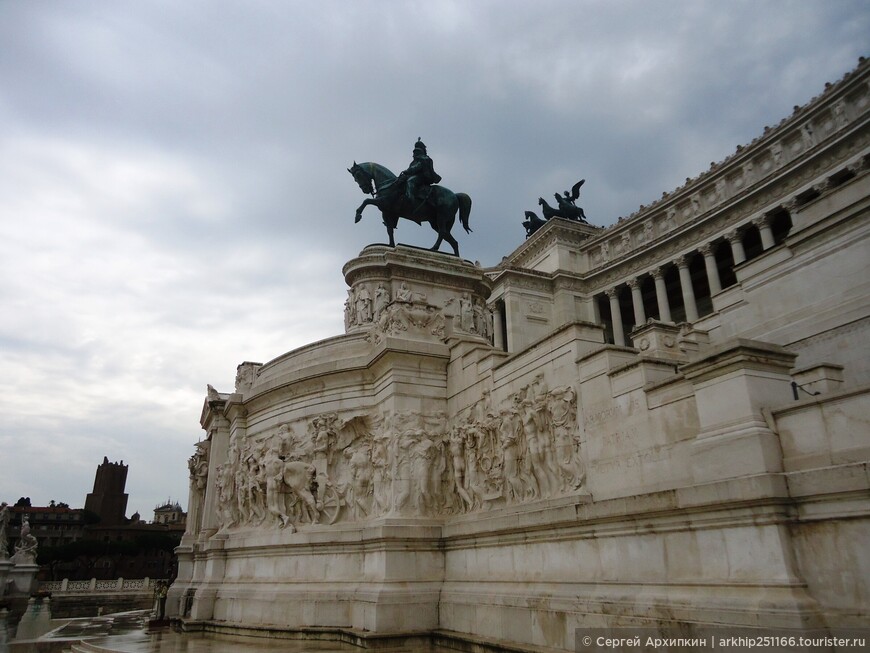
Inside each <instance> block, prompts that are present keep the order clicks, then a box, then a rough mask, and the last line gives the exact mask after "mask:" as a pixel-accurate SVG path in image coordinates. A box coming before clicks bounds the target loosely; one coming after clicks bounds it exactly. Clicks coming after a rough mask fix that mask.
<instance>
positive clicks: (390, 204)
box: [347, 138, 589, 256]
mask: <svg viewBox="0 0 870 653" xmlns="http://www.w3.org/2000/svg"><path fill="white" fill-rule="evenodd" d="M347 171H348V172H349V173H350V174H351V175H353V178H354V180H355V181H356V183H357V184H358V185H359V187H360V190H362V192H363V193H365V194H367V195H371V196H372V197H371V198H368V199H366V200H364V201H363V203H362V204H360V205H359V208H357V210H356V216H355V219H354V222H359V221H360V220H361V219H362V213H363V209H365V208H366V207H367V206H369V205H373V206H376V207H377V208H378V209H379V210H380V212H381V216H382V217H383V220H384V226H385V227H386V228H387V236H388V237H389V239H390V247H395V246H396V241H395V238H394V235H393V231H394V230H395V229H396V227H397V226H398V222H399V218H405V219H407V220H413V221H414V222H416V223H417V224H423V223H424V222H428V223H429V224H430V225H431V227H432V229H434V230H435V232H436V233H437V234H438V240H436V241H435V245H433V246H432V251H438V249H439V248H440V247H441V243H442V242H443V241H447V243H449V244H450V245H451V246H452V247H453V253H454V254H456V256H459V243H457V242H456V239H455V238H454V237H453V235H452V234H451V233H450V230H451V229H452V228H453V223H454V222H455V221H456V212H457V211H458V212H459V222H460V224H461V225H462V227H463V228H464V229H465V231H466V232H467V233H471V228H470V227H469V226H468V218H469V215H470V214H471V198H470V197H469V196H468V195H466V194H465V193H454V192H453V191H451V190H450V189H448V188H445V187H443V186H439V185H438V183H439V182H440V181H441V175H439V174H438V173H437V172H435V166H434V164H433V162H432V159H431V157H429V155H428V153H427V151H426V145H425V144H424V143H423V141H422V140H420V139H419V138H418V139H417V142H416V143H415V144H414V151H413V160H412V161H411V164H410V165H409V166H408V168H407V169H405V170H404V171H402V173H400V174H399V176H398V177H397V176H396V175H394V174H393V173H392V172H391V171H390V170H389V169H388V168H386V167H385V166H382V165H381V164H379V163H373V162H367V163H357V162H356V161H354V163H353V165H352V166H351V167H350V168H348V169H347ZM585 181H586V180H585V179H581V180H580V181H578V182H577V183H576V184H574V185H573V186H572V187H571V190H570V191H567V190H566V191H564V192H563V193H562V194H561V195H560V194H559V193H554V197H555V198H556V206H555V207H552V206H550V205H549V204H547V201H546V200H545V199H544V198H543V197H539V198H538V204H539V205H540V206H541V212H542V214H543V216H544V217H543V218H539V217H538V216H537V214H535V213H534V212H533V211H526V212H525V214H526V219H525V220H524V221H523V223H522V224H523V227H525V229H526V238H528V237H529V236H531V235H532V234H533V233H535V232H536V231H537V230H538V229H540V228H541V227H543V226H544V224H545V223H546V222H547V220H549V219H550V218H563V219H565V220H572V221H575V222H582V223H583V224H589V223H588V222H587V221H586V214H585V212H584V211H583V208H582V207H580V206H577V199H578V198H579V197H580V187H581V186H583V184H584V183H585Z"/></svg>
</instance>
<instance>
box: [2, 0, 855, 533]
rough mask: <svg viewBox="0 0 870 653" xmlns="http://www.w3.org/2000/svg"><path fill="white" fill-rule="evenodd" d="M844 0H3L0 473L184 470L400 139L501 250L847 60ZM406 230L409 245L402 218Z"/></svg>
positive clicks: (702, 160)
mask: <svg viewBox="0 0 870 653" xmlns="http://www.w3.org/2000/svg"><path fill="white" fill-rule="evenodd" d="M868 36H870V12H868V11H867V9H866V3H864V2H862V1H853V2H848V1H844V2H838V3H824V4H823V3H798V2H784V1H783V2H780V1H777V2H768V3H758V2H729V3H713V2H607V3H604V2H581V3H577V2H567V1H564V2H563V1H549V2H535V3H531V2H486V1H481V2H474V3H467V2H462V3H460V2H446V1H441V2H405V3H395V2H386V1H382V2H354V3H346V2H320V3H316V4H312V3H302V2H291V3H285V2H265V1H263V2H244V3H240V2H221V3H215V2H185V3H182V4H179V3H174V2H146V3H120V4H119V3H106V2H76V3H63V2H45V3H3V4H0V120H2V123H3V125H4V130H3V131H2V133H0V274H2V277H3V279H4V283H3V284H0V302H2V306H3V312H2V315H0V362H2V367H3V370H4V375H3V376H2V377H0V378H2V380H0V397H2V400H0V401H2V405H0V415H2V417H0V420H2V421H0V451H3V466H4V474H3V475H2V476H0V498H2V499H4V500H7V501H8V500H10V499H12V500H14V499H16V498H17V497H18V496H20V495H29V496H31V497H32V498H33V499H34V500H35V501H37V502H39V503H47V502H48V501H49V500H50V499H52V498H54V499H58V500H65V501H68V502H70V503H71V504H73V505H81V504H82V502H83V500H84V495H85V494H86V493H87V492H88V491H89V490H90V487H91V483H92V478H93V471H94V469H95V467H96V464H97V463H99V462H100V461H101V460H102V456H104V455H108V456H109V457H110V458H111V459H113V460H117V459H121V458H123V459H124V460H125V462H127V463H129V464H130V466H131V467H130V477H129V479H130V480H129V483H128V491H129V492H130V495H131V501H130V511H129V512H132V511H133V510H134V509H135V510H139V511H140V512H142V513H143V514H144V515H146V516H150V509H151V508H152V507H153V505H155V504H156V503H158V502H159V501H162V500H164V499H166V498H167V497H170V496H171V497H172V498H175V499H179V500H181V501H182V503H184V502H185V501H186V496H187V489H186V487H187V482H186V469H185V460H186V458H187V456H188V455H189V454H190V452H191V451H192V443H194V442H195V441H196V439H197V437H199V435H200V431H199V428H198V423H197V420H198V417H199V411H200V408H201V402H202V396H203V393H204V387H205V384H206V383H212V384H213V385H215V386H216V387H218V388H219V389H221V390H228V389H231V387H232V383H233V378H234V374H235V365H236V364H237V363H239V362H241V361H243V360H259V361H261V362H263V361H265V360H268V359H270V358H273V357H276V356H279V355H281V354H282V353H284V352H286V351H288V350H290V349H293V348H294V347H297V346H301V345H303V344H305V343H308V342H310V341H313V340H317V339H320V338H324V337H328V336H332V335H335V334H337V333H340V332H341V330H342V315H341V309H342V303H343V301H344V296H345V290H344V282H343V279H342V277H341V266H342V264H343V263H344V262H345V261H346V260H347V259H349V258H351V257H353V256H355V255H356V254H357V253H358V252H359V251H360V250H361V249H362V248H363V247H364V246H365V245H366V244H368V243H370V242H383V240H384V238H385V234H384V233H383V227H382V226H381V223H380V218H379V216H378V215H377V214H376V212H375V211H374V209H369V210H367V212H366V215H365V218H364V219H363V221H362V222H361V223H360V224H358V225H354V224H353V220H352V218H353V212H354V210H355V208H356V206H357V205H358V204H359V203H360V202H361V201H362V199H363V197H362V195H361V193H360V192H359V189H358V188H357V187H356V185H355V184H354V183H353V181H352V180H351V178H350V176H349V175H348V173H347V172H346V170H345V168H347V167H348V166H349V165H350V164H351V162H352V161H353V160H354V159H355V160H357V161H364V160H374V161H378V162H380V163H383V164H384V165H387V166H388V167H390V168H392V169H393V170H394V171H395V172H399V171H400V170H401V169H403V168H404V167H405V166H407V164H408V162H409V161H410V155H411V148H412V145H413V142H414V140H415V139H416V138H417V137H418V136H422V137H423V139H424V140H425V141H426V143H427V145H428V146H429V151H430V154H431V155H432V157H433V159H434V161H435V165H436V168H437V170H438V171H439V173H440V174H441V175H442V176H443V177H444V184H445V185H447V186H448V187H450V188H452V189H453V190H455V191H463V192H466V193H468V194H469V195H471V197H472V198H473V200H474V208H473V210H472V216H471V224H472V228H473V229H474V233H473V234H471V235H469V236H466V237H464V238H462V239H461V240H460V243H461V247H462V253H463V255H464V256H465V257H467V258H470V259H472V260H474V259H478V260H480V261H481V262H482V263H483V264H485V265H493V264H495V263H497V262H498V261H499V260H500V259H501V257H502V256H503V255H504V254H507V253H508V252H510V251H511V250H512V249H513V248H514V247H516V246H517V245H519V244H520V243H521V242H522V239H523V231H522V228H521V226H520V222H521V220H522V214H523V211H524V210H526V209H536V208H537V206H536V201H537V198H538V197H539V196H545V197H550V196H552V194H553V193H554V192H556V191H561V190H563V189H565V188H568V187H569V186H570V185H571V184H572V183H574V182H575V181H577V179H579V178H580V177H585V178H586V179H587V184H586V186H585V187H584V189H583V195H582V198H583V202H582V204H583V206H584V208H585V209H586V212H587V215H589V216H590V218H591V219H592V221H593V222H595V223H597V224H600V225H606V224H610V223H612V222H614V221H615V220H616V219H617V217H619V216H621V215H628V214H629V213H631V212H632V211H634V210H635V209H636V208H637V207H638V205H639V204H642V203H643V204H648V203H649V202H651V201H653V200H655V199H656V198H658V197H659V196H660V195H661V193H662V192H663V191H670V190H673V189H674V188H675V187H677V186H679V185H680V184H681V183H682V182H683V180H684V179H685V178H686V177H688V176H695V175H697V174H699V173H700V172H702V171H703V170H705V169H706V168H707V167H708V166H709V164H710V162H711V161H718V160H721V159H723V158H725V157H726V156H728V155H729V154H730V153H731V152H733V151H734V148H735V147H736V146H737V145H738V144H743V143H747V142H749V141H751V140H752V139H753V138H754V137H756V136H757V135H759V134H760V133H761V132H762V130H763V128H764V126H765V125H766V124H773V123H775V122H778V121H779V120H780V119H781V118H783V117H785V116H787V115H788V114H790V112H791V108H792V106H793V105H795V104H803V103H805V102H807V101H808V100H809V99H810V98H811V97H812V96H813V95H816V94H818V93H819V92H821V90H822V88H823V85H824V83H825V82H826V81H833V80H834V79H837V78H839V77H840V76H842V74H844V73H845V72H846V71H848V70H849V69H851V68H852V67H853V66H854V65H855V63H856V61H857V58H858V56H859V55H862V54H866V53H865V52H864V51H863V49H864V48H865V47H866V43H868V42H870V39H868ZM397 236H398V239H399V240H400V242H410V243H411V244H416V245H423V246H430V245H431V244H432V243H433V242H434V240H435V235H434V233H433V232H431V231H430V230H429V229H428V228H422V227H417V226H416V225H413V224H411V223H408V224H402V225H401V227H400V229H399V230H398V232H397Z"/></svg>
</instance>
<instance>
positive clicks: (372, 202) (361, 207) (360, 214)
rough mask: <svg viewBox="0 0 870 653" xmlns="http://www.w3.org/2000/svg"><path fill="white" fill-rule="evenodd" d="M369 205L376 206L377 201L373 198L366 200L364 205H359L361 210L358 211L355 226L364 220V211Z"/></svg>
mask: <svg viewBox="0 0 870 653" xmlns="http://www.w3.org/2000/svg"><path fill="white" fill-rule="evenodd" d="M369 204H375V200H374V199H373V198H371V197H369V198H366V199H364V200H363V203H362V204H360V205H359V208H358V209H357V210H356V216H355V217H354V219H353V221H354V224H356V223H357V222H359V221H360V220H362V212H363V209H364V208H365V207H367V206H368V205H369Z"/></svg>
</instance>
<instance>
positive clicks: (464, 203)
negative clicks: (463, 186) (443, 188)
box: [456, 193, 471, 234]
mask: <svg viewBox="0 0 870 653" xmlns="http://www.w3.org/2000/svg"><path fill="white" fill-rule="evenodd" d="M456 199H458V200H459V223H460V224H461V225H462V228H463V229H465V233H468V234H470V233H471V227H469V226H468V216H470V215H471V198H470V197H469V196H468V195H466V194H465V193H456Z"/></svg>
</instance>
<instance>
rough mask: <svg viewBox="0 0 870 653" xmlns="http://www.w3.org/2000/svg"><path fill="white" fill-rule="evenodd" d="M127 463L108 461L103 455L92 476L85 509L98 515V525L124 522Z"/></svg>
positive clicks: (116, 524)
mask: <svg viewBox="0 0 870 653" xmlns="http://www.w3.org/2000/svg"><path fill="white" fill-rule="evenodd" d="M127 467H128V466H127V465H125V464H124V461H123V460H122V461H121V462H120V463H110V462H109V459H108V458H106V457H105V456H104V457H103V462H102V464H100V465H99V466H98V467H97V474H96V476H95V477H94V491H93V492H91V493H89V494H88V496H87V498H86V499H85V510H90V511H91V512H93V513H96V514H97V515H99V516H100V526H119V525H121V524H123V523H124V519H125V513H126V512H127V494H126V493H125V492H124V487H125V485H126V484H127Z"/></svg>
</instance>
